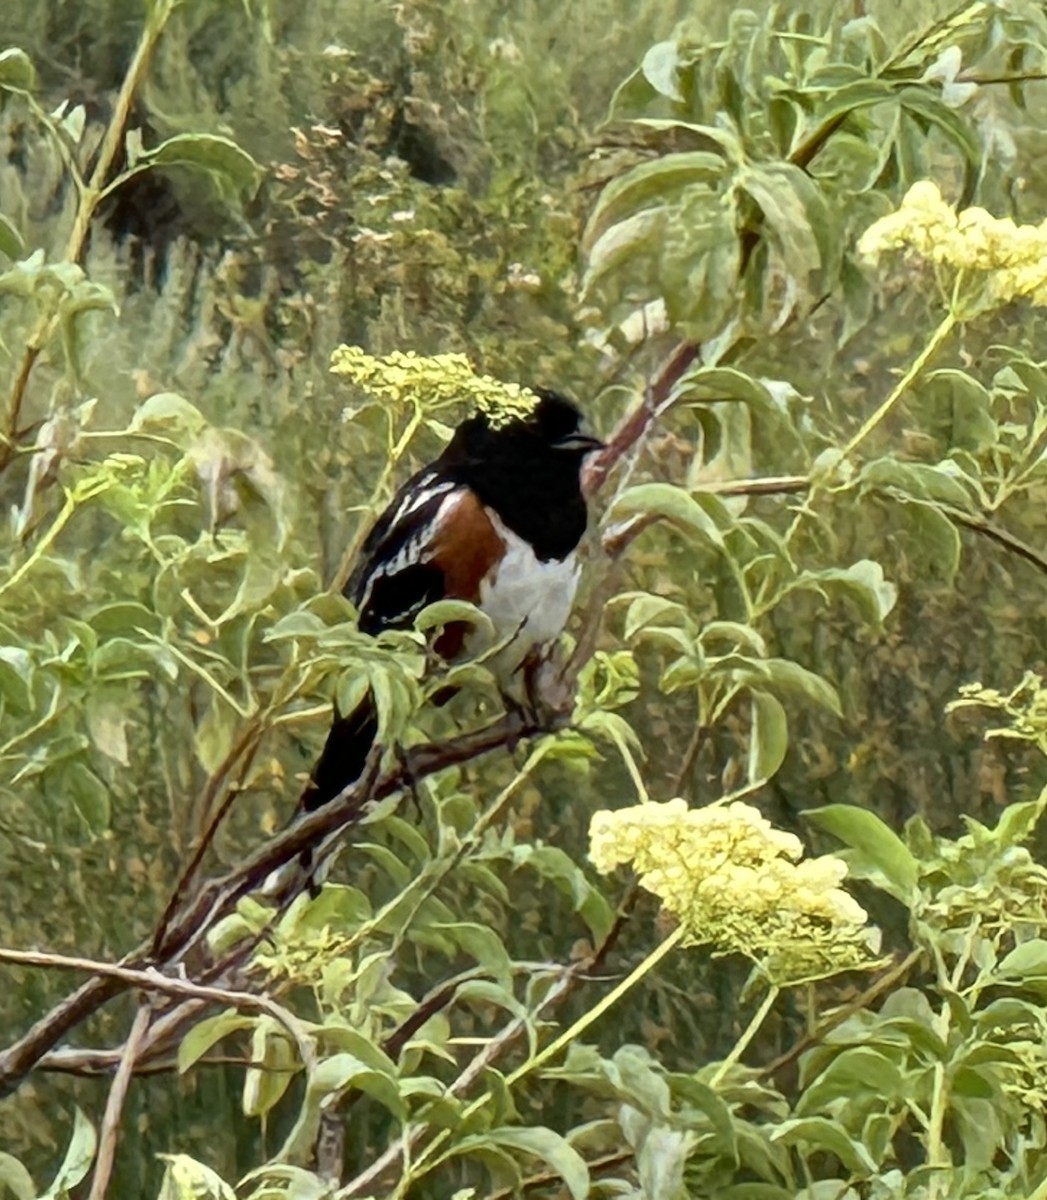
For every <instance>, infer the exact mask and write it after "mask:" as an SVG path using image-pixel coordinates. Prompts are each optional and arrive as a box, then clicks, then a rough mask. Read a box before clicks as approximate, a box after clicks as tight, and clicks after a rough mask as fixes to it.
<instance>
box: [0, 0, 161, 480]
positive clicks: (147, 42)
mask: <svg viewBox="0 0 1047 1200" xmlns="http://www.w3.org/2000/svg"><path fill="white" fill-rule="evenodd" d="M173 8H174V5H173V4H160V5H157V6H156V8H155V9H154V11H153V13H152V15H150V16H149V18H148V19H147V20H146V23H145V25H144V27H143V29H142V34H141V36H140V37H139V39H138V45H137V46H136V47H135V52H134V55H133V57H132V58H131V63H130V66H129V67H128V68H127V74H126V75H125V76H124V81H123V83H122V84H121V85H120V91H119V93H118V95H117V97H116V102H115V104H114V105H113V115H112V117H110V119H109V124H108V126H107V127H106V131H105V136H104V137H103V138H102V144H101V146H100V147H99V150H98V158H97V159H96V161H95V166H94V170H93V171H92V172H91V178H90V181H89V182H88V183H87V184H86V185H81V184H80V177H79V175H78V174H76V173H74V175H73V178H74V179H75V180H76V181H77V185H78V186H77V190H78V192H79V204H78V205H77V207H76V216H75V217H74V218H73V227H72V229H71V230H70V231H69V240H68V242H67V243H66V248H65V261H66V262H71V263H78V262H79V261H80V259H81V257H82V256H83V253H84V246H85V245H86V244H87V235H88V232H89V230H90V228H91V222H92V220H94V215H95V212H96V211H97V208H98V205H99V203H100V201H101V199H102V189H103V186H104V184H105V179H106V176H107V175H108V174H109V172H110V170H111V169H112V166H113V163H114V162H115V161H116V156H117V155H118V154H119V152H120V146H121V143H122V142H123V137H124V130H125V128H126V126H127V120H128V117H129V116H130V113H131V105H132V104H133V103H134V97H135V93H136V92H137V91H138V88H139V86H140V84H141V82H142V79H143V77H144V76H145V73H146V71H147V70H148V67H149V60H150V58H151V57H152V54H153V50H154V49H155V47H156V43H157V41H158V40H159V38H160V34H161V33H162V32H163V28H164V25H165V24H166V23H167V19H168V17H169V16H170V15H171V12H172V11H173ZM59 144H61V141H60V139H59ZM59 303H60V297H56V298H55V299H54V301H53V302H52V303H51V305H50V306H49V307H48V308H47V310H46V311H44V312H41V313H40V315H39V316H38V317H37V320H36V324H35V325H34V327H33V330H32V332H31V333H30V334H29V336H28V338H27V339H26V343H25V350H24V351H23V353H22V361H21V363H20V364H19V368H18V371H17V372H16V374H15V378H14V383H13V384H12V386H11V398H10V400H9V401H8V404H7V415H6V417H5V418H4V423H3V429H2V430H0V442H2V444H3V448H2V450H0V470H2V469H3V468H4V467H5V466H6V465H7V464H8V462H10V460H11V458H12V456H13V454H14V444H15V439H16V438H17V436H18V425H19V419H20V416H21V412H22V404H23V402H24V401H25V393H26V389H27V387H28V386H29V377H30V376H31V375H32V373H33V367H34V366H35V365H36V361H37V359H38V358H39V357H40V353H41V351H42V350H43V348H44V347H45V346H46V345H47V343H48V342H49V341H50V340H51V338H52V337H53V336H54V332H55V329H56V327H57V323H58V314H57V309H58V305H59Z"/></svg>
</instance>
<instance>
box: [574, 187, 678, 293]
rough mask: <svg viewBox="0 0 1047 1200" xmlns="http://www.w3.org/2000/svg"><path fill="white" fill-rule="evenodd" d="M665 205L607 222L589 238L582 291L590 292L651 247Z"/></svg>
mask: <svg viewBox="0 0 1047 1200" xmlns="http://www.w3.org/2000/svg"><path fill="white" fill-rule="evenodd" d="M667 212H668V209H667V208H666V207H665V206H659V207H658V208H645V209H643V210H642V211H641V212H638V213H634V214H633V215H632V216H631V217H626V218H625V219H624V220H622V221H618V222H616V223H615V224H613V225H611V226H610V227H609V228H608V229H607V230H606V231H605V232H604V233H602V234H600V236H599V237H598V238H597V239H596V240H595V241H594V242H593V244H592V245H591V246H590V248H589V252H588V254H587V255H586V269H585V278H584V280H583V281H582V295H583V296H590V295H591V294H592V292H593V289H594V288H595V287H596V285H597V284H598V283H599V282H600V280H601V279H603V278H604V276H605V275H609V274H611V273H612V272H614V271H616V270H617V269H618V268H619V267H621V266H622V265H623V264H625V263H627V262H628V261H629V260H630V259H632V258H635V257H637V256H638V255H639V254H640V253H641V252H645V251H649V250H654V249H655V248H656V247H657V245H658V243H659V238H660V235H661V233H662V231H663V229H664V227H665V218H666V214H667Z"/></svg>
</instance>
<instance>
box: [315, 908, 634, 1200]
mask: <svg viewBox="0 0 1047 1200" xmlns="http://www.w3.org/2000/svg"><path fill="white" fill-rule="evenodd" d="M638 894H639V892H638V889H637V888H636V887H631V888H630V889H629V890H628V892H627V893H626V895H625V897H624V898H623V900H622V903H621V905H620V906H619V910H618V916H617V917H616V918H615V921H614V924H613V925H612V926H611V928H610V930H609V931H608V933H607V936H606V937H605V938H604V939H603V941H602V942H601V943H600V945H599V946H598V947H597V948H596V950H595V951H594V952H593V953H592V955H590V956H589V958H588V959H586V960H585V961H583V962H580V963H572V964H571V965H570V966H567V967H564V968H563V970H562V972H561V974H560V977H559V979H557V981H556V982H555V983H554V984H553V985H552V987H551V988H550V989H549V991H548V992H547V993H546V996H545V999H544V1000H542V1002H541V1003H540V1004H539V1005H538V1006H537V1008H536V1009H535V1011H534V1013H533V1019H534V1020H537V1019H538V1018H539V1017H540V1016H542V1014H543V1013H545V1012H547V1011H548V1010H549V1009H551V1008H554V1007H555V1006H556V1005H558V1004H560V1003H561V1002H562V1001H563V1000H564V999H566V997H567V996H568V995H570V993H571V992H572V991H573V990H574V988H575V987H576V986H577V985H578V984H579V983H583V982H585V981H586V980H588V979H590V978H591V977H593V976H594V975H595V974H596V973H597V972H598V971H599V970H600V968H601V967H602V965H603V963H604V962H605V960H606V959H607V957H608V955H609V954H610V953H611V951H612V950H613V949H614V947H615V946H616V945H617V944H618V940H619V938H620V937H621V934H622V931H623V930H624V928H625V926H626V925H627V924H628V922H629V919H630V915H631V909H632V906H633V903H634V902H635V900H636V897H637V895H638ZM527 1027H528V1021H527V1019H526V1018H524V1017H516V1018H514V1019H513V1020H511V1021H510V1022H508V1024H507V1025H505V1026H504V1027H503V1028H502V1029H501V1030H500V1031H499V1032H498V1033H497V1034H496V1035H495V1036H494V1037H493V1038H491V1039H490V1040H489V1041H488V1042H486V1043H485V1044H484V1046H483V1049H481V1050H480V1051H479V1052H478V1053H477V1054H476V1055H475V1056H474V1057H473V1058H472V1060H471V1061H470V1062H469V1064H468V1065H467V1066H466V1067H465V1068H464V1070H462V1072H461V1073H460V1074H459V1075H458V1077H457V1078H456V1079H455V1080H454V1082H453V1083H451V1084H450V1086H449V1087H448V1089H447V1094H448V1095H449V1096H460V1095H462V1094H463V1093H464V1092H467V1091H468V1090H469V1088H470V1087H471V1086H472V1085H473V1083H474V1082H475V1081H476V1080H477V1079H478V1078H480V1076H481V1075H483V1073H484V1071H486V1070H487V1068H488V1067H490V1066H491V1065H492V1064H493V1063H495V1062H497V1061H498V1059H499V1058H500V1057H501V1056H502V1054H503V1053H504V1052H505V1051H506V1050H507V1049H508V1048H509V1047H510V1046H512V1045H513V1044H514V1043H515V1042H516V1041H517V1039H518V1038H519V1037H520V1036H521V1035H523V1034H524V1033H525V1032H526V1031H527ZM429 1128H430V1127H429V1126H428V1125H425V1124H418V1125H413V1126H411V1127H410V1128H409V1129H406V1130H405V1131H404V1134H403V1136H402V1137H401V1138H400V1139H399V1141H397V1142H394V1143H393V1144H392V1145H390V1146H389V1147H388V1148H387V1149H386V1150H385V1151H384V1152H383V1153H382V1154H381V1155H379V1157H378V1158H377V1159H375V1161H374V1162H373V1163H372V1164H371V1165H370V1166H369V1167H367V1168H365V1170H363V1171H362V1172H361V1173H360V1174H359V1175H357V1176H356V1178H355V1179H351V1180H350V1181H349V1183H347V1184H346V1185H345V1187H343V1188H341V1189H340V1190H339V1191H338V1192H337V1193H336V1200H350V1198H351V1197H353V1196H358V1195H360V1194H361V1193H362V1192H364V1191H365V1190H366V1189H367V1188H369V1187H370V1186H371V1185H372V1184H373V1183H375V1181H377V1180H379V1179H380V1178H381V1177H382V1176H383V1175H384V1174H385V1172H386V1171H389V1170H391V1169H392V1168H393V1167H395V1166H396V1165H397V1163H399V1162H400V1161H401V1159H402V1158H403V1157H404V1155H405V1154H407V1153H409V1152H410V1151H411V1150H412V1149H413V1148H414V1146H416V1145H417V1144H418V1142H419V1141H420V1140H421V1139H422V1138H423V1137H424V1136H425V1134H426V1133H427V1132H428V1130H429Z"/></svg>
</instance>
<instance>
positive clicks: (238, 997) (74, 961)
mask: <svg viewBox="0 0 1047 1200" xmlns="http://www.w3.org/2000/svg"><path fill="white" fill-rule="evenodd" d="M0 962H9V963H17V964H19V965H20V966H27V967H46V968H48V969H50V970H64V971H83V972H85V973H87V974H89V975H93V976H95V977H96V978H102V979H113V980H118V981H119V982H120V983H122V984H124V985H125V987H137V988H141V989H142V991H146V992H160V993H161V994H163V995H167V996H180V997H183V998H188V999H193V1000H208V1001H211V1002H212V1003H214V1004H223V1005H225V1006H227V1007H228V1008H246V1009H247V1010H249V1011H252V1012H262V1013H265V1014H266V1015H267V1016H270V1017H272V1018H273V1020H274V1021H276V1022H277V1023H278V1024H280V1025H282V1026H283V1027H284V1028H285V1029H286V1030H287V1032H288V1033H289V1034H290V1035H291V1039H292V1040H293V1041H294V1043H295V1045H296V1046H297V1047H298V1050H299V1053H300V1054H301V1056H302V1059H303V1061H304V1062H306V1063H307V1064H308V1063H309V1062H310V1061H311V1059H312V1058H313V1052H312V1039H311V1038H310V1037H309V1035H308V1034H307V1033H306V1031H305V1029H304V1028H303V1026H302V1024H301V1023H300V1022H299V1020H298V1018H297V1017H296V1016H295V1015H294V1014H293V1013H291V1012H290V1011H289V1010H288V1009H286V1008H284V1007H283V1005H282V1004H277V1003H276V1001H275V1000H273V999H271V998H270V997H269V996H262V995H258V994H256V993H254V992H238V991H232V990H231V989H229V988H221V987H210V986H207V985H204V984H200V983H194V982H193V981H192V980H190V979H176V978H173V977H172V976H170V975H163V974H161V973H160V972H159V971H158V970H157V969H156V968H155V967H146V968H144V969H141V968H136V967H126V966H120V965H119V964H116V963H107V962H98V961H97V960H96V959H92V958H80V957H78V956H76V955H68V954H51V953H48V952H45V951H43V950H11V949H9V948H8V947H6V946H0Z"/></svg>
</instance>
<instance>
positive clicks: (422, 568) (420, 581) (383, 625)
mask: <svg viewBox="0 0 1047 1200" xmlns="http://www.w3.org/2000/svg"><path fill="white" fill-rule="evenodd" d="M463 490H464V489H463V486H462V485H461V484H459V483H457V482H456V481H455V480H453V479H449V478H447V476H446V475H443V474H441V473H440V472H439V471H435V470H433V468H431V467H429V468H427V469H426V470H423V471H420V472H419V473H418V474H417V475H415V476H414V478H413V479H410V480H408V482H407V483H405V484H404V486H403V487H402V488H401V489H400V490H399V491H398V492H397V493H396V495H395V496H394V497H393V499H392V501H391V503H390V504H389V506H388V508H386V510H385V512H383V513H382V515H381V517H379V519H378V521H377V522H376V523H375V525H374V528H373V529H372V530H371V532H370V533H369V534H368V535H367V537H366V539H365V540H364V544H363V546H362V547H361V549H360V556H359V559H358V561H357V564H356V567H355V568H354V570H353V573H352V575H351V576H350V577H349V582H348V583H347V584H346V585H345V595H346V596H347V597H348V598H349V599H350V600H351V601H352V602H353V604H355V605H356V608H357V611H358V612H359V614H360V628H361V629H362V630H363V631H364V632H365V633H372V634H373V633H380V632H381V631H382V630H383V629H399V628H403V627H404V626H406V625H410V623H411V621H412V620H413V619H414V617H415V616H417V614H418V613H420V612H421V611H422V609H423V608H425V606H426V605H427V604H432V603H433V602H434V601H436V600H441V599H443V598H444V596H445V595H446V594H447V589H446V582H445V579H444V571H443V569H442V568H441V566H440V565H439V564H438V563H437V562H436V561H435V558H436V538H437V534H438V530H439V524H440V520H439V519H440V515H441V511H443V512H447V511H448V508H449V507H450V506H452V505H453V504H454V501H455V499H456V497H458V496H460V495H461V494H462V492H463Z"/></svg>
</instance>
